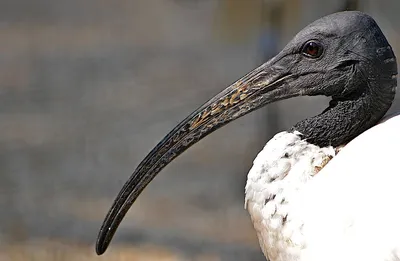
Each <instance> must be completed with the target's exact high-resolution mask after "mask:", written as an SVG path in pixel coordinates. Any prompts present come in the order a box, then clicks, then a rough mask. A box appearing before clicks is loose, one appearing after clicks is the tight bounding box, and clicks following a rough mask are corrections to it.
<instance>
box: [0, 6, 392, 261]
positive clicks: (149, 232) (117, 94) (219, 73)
mask: <svg viewBox="0 0 400 261" xmlns="http://www.w3.org/2000/svg"><path fill="white" fill-rule="evenodd" d="M342 10H362V11H365V12H367V13H369V14H371V15H372V16H373V17H374V18H375V19H376V20H377V22H378V24H379V25H380V26H381V28H382V30H383V31H384V33H385V34H386V36H387V37H388V39H389V42H390V43H391V45H392V47H393V48H394V50H395V52H396V53H397V55H398V56H399V55H400V16H399V15H398V10H400V2H399V1H397V0H380V1H378V0H376V1H375V0H347V1H346V0H330V1H320V0H84V1H82V0H69V1H62V0H0V178H1V179H0V208H1V211H0V260H1V261H3V260H7V261H8V260H16V261H19V260H45V261H46V260H99V261H100V260H111V261H114V260H115V261H116V260H171V261H172V260H174V261H175V260H182V261H183V260H196V261H200V260H202V261H218V260H229V261H242V260H243V261H244V260H255V261H258V260H260V261H261V260H265V259H264V257H263V255H262V253H261V251H260V248H259V245H258V241H257V238H256V235H255V232H254V230H253V227H252V224H251V223H250V217H249V215H248V214H247V211H246V210H244V208H243V203H244V185H245V181H246V175H247V172H248V170H249V169H250V167H251V165H252V160H253V159H254V157H255V156H256V154H257V152H258V151H260V150H261V148H262V147H263V145H264V144H265V142H266V141H267V140H268V139H270V138H271V137H272V135H273V134H274V133H276V132H278V131H281V130H284V129H286V128H288V127H290V126H291V125H292V124H294V123H296V122H297V121H299V120H301V119H303V118H305V117H307V116H311V115H314V114H315V113H317V112H320V111H321V110H322V109H324V107H325V106H326V104H327V103H326V102H327V98H324V97H314V98H307V97H303V98H298V99H294V100H290V101H284V102H280V103H278V104H275V105H271V106H269V107H266V108H263V109H261V110H259V111H257V112H254V113H252V114H250V115H248V116H246V117H244V118H241V119H239V120H237V121H235V122H233V123H232V124H229V125H227V126H226V127H224V128H223V129H221V130H219V131H217V132H215V133H213V134H212V135H211V136H209V137H208V138H206V139H204V140H203V141H201V142H200V143H198V144H197V145H196V146H194V147H193V148H191V149H189V150H188V151H187V152H186V153H185V154H183V155H182V156H181V157H179V159H177V160H176V161H174V162H173V163H172V164H171V165H170V166H168V167H167V168H166V169H165V170H164V171H163V172H162V173H161V174H160V175H159V176H158V177H157V178H156V179H155V180H154V182H152V183H151V185H150V186H149V187H148V188H147V189H146V190H145V191H144V193H143V194H142V195H141V196H140V197H139V199H138V201H137V202H136V203H135V204H134V206H133V207H132V209H131V211H130V212H129V214H128V216H127V218H126V219H125V220H124V222H123V223H122V224H121V226H120V228H119V230H118V232H117V234H116V236H115V238H114V241H113V242H112V244H111V247H110V248H109V250H108V251H107V252H106V254H105V255H104V256H101V257H97V256H96V255H95V253H94V242H95V239H96V237H97V233H98V229H99V228H100V225H101V222H102V221H103V218H104V217H105V214H106V213H107V211H108V209H109V207H110V206H111V203H112V201H113V199H114V197H115V196H116V194H117V193H118V191H119V190H120V188H121V187H122V185H123V183H124V182H125V181H126V180H127V178H128V177H129V175H130V174H131V173H132V171H133V170H134V168H135V167H136V166H137V164H138V163H139V162H140V161H141V160H142V159H143V157H144V156H145V155H146V154H147V153H148V152H149V151H150V149H152V148H153V146H155V145H156V144H157V143H158V141H159V140H161V138H163V136H164V135H165V134H166V133H167V132H169V131H170V130H171V129H172V128H173V127H174V126H175V124H177V123H178V122H179V121H180V120H182V119H183V118H184V117H185V116H187V115H188V114H189V113H190V112H191V111H192V110H194V109H195V108H197V107H198V106H199V105H201V104H202V103H203V102H204V101H206V100H207V99H208V98H210V97H212V96H213V95H214V94H216V93H218V92H219V91H220V90H222V89H223V88H225V87H226V86H227V85H229V84H230V83H232V82H233V81H234V80H236V79H237V78H239V77H241V76H242V75H244V74H245V73H247V72H248V71H250V70H251V69H253V68H254V67H256V66H257V65H259V64H261V63H262V62H263V61H266V60H267V59H268V58H270V57H271V56H273V55H275V54H276V53H277V52H278V51H279V50H280V49H281V48H282V47H283V46H284V45H285V44H286V43H287V42H288V41H289V40H290V39H291V38H292V36H294V34H295V33H296V32H297V31H299V30H300V29H301V28H303V27H304V26H305V25H307V24H308V23H310V22H312V21H313V20H315V19H317V18H319V17H321V16H323V15H326V14H329V13H332V12H337V11H342ZM396 108H397V109H400V106H399V103H398V102H396V103H395V104H394V106H393V108H392V110H394V109H396Z"/></svg>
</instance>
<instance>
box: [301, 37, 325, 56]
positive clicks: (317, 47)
mask: <svg viewBox="0 0 400 261" xmlns="http://www.w3.org/2000/svg"><path fill="white" fill-rule="evenodd" d="M302 52H303V54H304V55H306V56H308V57H311V58H318V57H320V56H321V54H322V45H321V44H320V43H318V42H316V41H308V42H307V43H306V44H305V45H304V46H303V50H302Z"/></svg>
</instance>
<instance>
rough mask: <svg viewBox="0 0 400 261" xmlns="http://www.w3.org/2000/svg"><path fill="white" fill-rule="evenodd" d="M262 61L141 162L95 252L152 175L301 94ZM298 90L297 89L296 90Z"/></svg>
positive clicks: (278, 70) (111, 212)
mask: <svg viewBox="0 0 400 261" xmlns="http://www.w3.org/2000/svg"><path fill="white" fill-rule="evenodd" d="M274 60H275V61H277V60H278V59H276V58H275V59H272V60H270V61H269V62H267V63H265V64H263V65H262V66H260V67H258V68H257V69H255V70H253V71H252V72H250V73H248V74H247V75H246V76H244V77H243V78H241V79H239V80H238V81H236V82H235V83H233V84H232V85H231V86H229V87H228V88H226V89H225V90H223V91H222V92H220V93H219V94H217V95H216V96H214V97H213V98H211V99H210V100H209V101H208V102H206V103H205V104H203V105H202V106H201V107H200V108H198V109H197V110H195V111H194V112H193V113H192V114H190V115H189V116H188V117H187V118H186V119H184V120H183V121H182V122H181V123H179V125H178V126H176V127H175V128H174V129H173V130H172V131H171V132H170V133H169V134H168V135H167V136H166V137H165V138H164V139H163V140H161V142H160V143H159V144H158V145H157V146H156V147H155V148H154V149H153V150H152V151H151V152H150V153H149V154H148V155H147V156H146V158H145V159H144V160H143V161H142V162H141V163H140V164H139V166H138V167H137V169H136V170H135V172H134V173H133V174H132V176H131V177H130V178H129V180H128V181H127V182H126V183H125V185H124V186H123V188H122V189H121V191H120V192H119V194H118V196H117V198H116V199H115V201H114V203H113V205H112V207H111V209H110V210H109V212H108V214H107V216H106V218H105V220H104V222H103V225H102V227H101V229H100V232H99V235H98V239H97V244H96V252H97V254H98V255H101V254H103V253H104V252H105V251H106V249H107V247H108V245H109V244H110V241H111V239H112V237H113V235H114V233H115V231H116V230H117V228H118V225H119V224H120V223H121V221H122V219H123V218H124V216H125V214H126V213H127V212H128V210H129V208H130V207H131V205H132V204H133V203H134V202H135V200H136V198H137V197H138V196H139V195H140V193H141V192H142V191H143V189H144V188H145V187H146V186H147V185H148V184H149V183H150V182H151V181H152V180H153V178H154V177H155V176H156V175H157V174H158V173H159V172H160V171H161V170H162V169H163V168H164V167H165V166H166V165H168V164H169V163H170V162H171V161H172V160H173V159H175V158H176V157H178V156H179V155H180V154H181V153H183V152H184V151H185V150H186V149H188V148H189V147H190V146H192V145H193V144H195V143H196V142H198V141H199V140H201V139H202V138H204V137H205V136H207V135H208V134H210V133H211V132H213V131H215V130H217V129H218V128H220V127H222V126H224V125H225V124H227V123H229V122H231V121H233V120H235V119H237V118H239V117H241V116H243V115H245V114H247V113H249V112H251V111H254V110H256V109H258V108H260V107H262V106H264V105H266V104H268V103H271V102H274V101H277V100H282V99H286V98H289V97H293V96H298V95H300V92H299V91H298V88H290V85H291V84H288V83H290V82H291V81H292V80H293V79H294V78H296V77H294V76H293V75H291V74H290V73H288V72H287V70H285V68H283V67H281V66H277V65H276V64H275V65H274V63H275V62H274ZM296 89H297V91H296Z"/></svg>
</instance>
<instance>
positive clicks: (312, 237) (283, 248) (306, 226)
mask: <svg viewBox="0 0 400 261" xmlns="http://www.w3.org/2000/svg"><path fill="white" fill-rule="evenodd" d="M399 130H400V116H395V117H392V118H390V119H385V120H384V122H383V123H381V124H378V125H376V126H375V127H373V128H371V129H370V130H368V131H366V132H364V133H363V134H361V135H359V136H358V137H356V138H355V139H354V140H353V141H351V142H350V143H349V144H347V145H346V147H344V148H343V149H342V150H341V151H340V152H339V154H338V155H337V156H335V149H334V148H332V147H328V148H319V147H317V146H315V145H312V144H308V143H307V142H305V141H302V140H301V139H300V137H299V135H298V133H295V134H293V133H287V132H282V133H279V134H277V135H276V136H275V137H274V138H273V139H272V140H271V141H269V142H268V143H267V144H266V146H265V147H264V149H263V150H262V151H261V152H260V153H259V155H258V156H257V158H256V159H255V160H254V165H253V167H252V169H251V170H250V172H249V174H248V180H247V184H246V200H245V202H246V205H247V209H248V211H249V213H250V215H251V218H252V220H253V223H254V227H255V229H256V231H257V235H258V237H259V241H260V245H261V248H262V250H263V252H264V254H265V255H266V256H267V258H268V259H270V260H271V261H294V260H299V261H306V260H307V261H317V260H318V261H321V260H324V261H330V260H332V261H333V260H335V261H338V260H340V261H347V260H349V261H350V260H352V261H354V260H362V261H384V260H387V261H395V260H400V205H399V204H398V201H399V199H400V169H399V168H398V167H397V164H396V163H397V162H398V161H400V155H399V153H398V148H399V147H400V136H398V133H400V132H399ZM286 153H288V154H286ZM285 154H286V155H285ZM287 156H288V157H287ZM332 156H335V157H334V158H333V159H332V160H330V161H329V163H328V164H327V165H326V166H325V167H323V165H324V162H326V159H328V160H329V159H330V157H332ZM319 166H321V167H323V169H322V170H321V171H319V172H318V170H319ZM316 173H318V174H317V175H315V174H316ZM282 199H284V200H282Z"/></svg>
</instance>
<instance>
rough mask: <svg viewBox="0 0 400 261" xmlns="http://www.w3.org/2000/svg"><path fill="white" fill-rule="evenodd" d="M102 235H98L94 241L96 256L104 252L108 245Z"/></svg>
mask: <svg viewBox="0 0 400 261" xmlns="http://www.w3.org/2000/svg"><path fill="white" fill-rule="evenodd" d="M104 238H105V237H104V235H99V237H98V239H97V242H96V254H97V255H98V256H101V255H102V254H104V252H106V250H107V247H108V242H107V241H106V240H104Z"/></svg>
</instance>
